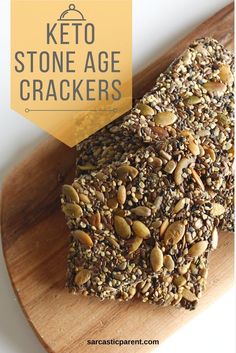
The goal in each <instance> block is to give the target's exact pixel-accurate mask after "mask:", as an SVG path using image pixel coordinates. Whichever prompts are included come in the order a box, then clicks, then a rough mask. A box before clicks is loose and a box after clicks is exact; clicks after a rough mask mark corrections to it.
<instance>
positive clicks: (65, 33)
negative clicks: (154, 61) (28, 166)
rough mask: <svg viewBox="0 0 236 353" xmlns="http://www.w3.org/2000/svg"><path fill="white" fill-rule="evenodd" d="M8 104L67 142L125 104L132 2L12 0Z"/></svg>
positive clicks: (127, 105) (128, 94)
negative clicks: (9, 99)
mask: <svg viewBox="0 0 236 353" xmlns="http://www.w3.org/2000/svg"><path fill="white" fill-rule="evenodd" d="M11 23H12V32H11V36H12V37H11V43H12V46H11V74H12V75H11V107H12V109H14V110H15V111H17V112H18V113H19V114H20V115H22V116H24V117H25V118H27V119H29V120H31V121H32V122H33V123H35V124H36V125H38V126H39V127H41V128H42V129H44V130H46V131H47V132H48V133H50V134H51V135H53V136H54V137H56V138H57V139H59V140H61V141H62V142H64V143H65V144H67V145H68V146H70V147H72V146H74V145H76V144H77V143H78V142H80V141H82V140H83V139H85V138H86V137H88V136H89V135H91V134H92V133H94V132H96V131H97V130H99V129H101V128H102V127H103V126H105V125H107V124H108V123H109V122H111V121H112V120H114V119H116V118H117V117H119V116H121V115H122V114H124V113H125V112H126V111H128V110H129V109H130V107H131V104H132V1H131V0H119V1H112V0H103V1H102V0H93V1H85V0H81V1H73V2H68V1H52V0H51V1H48V0H41V1H39V0H28V1H22V0H12V11H11Z"/></svg>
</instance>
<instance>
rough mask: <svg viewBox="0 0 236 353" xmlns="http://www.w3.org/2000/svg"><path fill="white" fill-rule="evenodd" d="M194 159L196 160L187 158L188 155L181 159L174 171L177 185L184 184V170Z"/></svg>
mask: <svg viewBox="0 0 236 353" xmlns="http://www.w3.org/2000/svg"><path fill="white" fill-rule="evenodd" d="M194 161H195V160H194V159H193V158H186V157H183V158H182V159H181V160H180V161H179V163H178V164H177V167H176V168H175V172H174V180H175V183H176V185H180V184H182V182H183V181H184V178H183V176H182V173H183V170H184V169H186V168H188V166H189V164H191V163H193V162H194Z"/></svg>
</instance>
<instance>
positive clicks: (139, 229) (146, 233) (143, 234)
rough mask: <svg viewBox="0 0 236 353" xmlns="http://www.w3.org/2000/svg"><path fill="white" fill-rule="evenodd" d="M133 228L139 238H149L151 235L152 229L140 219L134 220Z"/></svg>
mask: <svg viewBox="0 0 236 353" xmlns="http://www.w3.org/2000/svg"><path fill="white" fill-rule="evenodd" d="M132 229H133V232H134V234H135V235H136V236H137V237H139V238H143V239H147V238H149V237H150V230H149V229H148V228H147V227H146V226H145V224H144V223H142V222H140V221H134V223H133V224H132Z"/></svg>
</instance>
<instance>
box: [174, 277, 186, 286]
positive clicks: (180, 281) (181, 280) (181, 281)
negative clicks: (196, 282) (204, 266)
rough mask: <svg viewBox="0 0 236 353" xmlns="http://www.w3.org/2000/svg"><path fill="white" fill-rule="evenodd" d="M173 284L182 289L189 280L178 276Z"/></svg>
mask: <svg viewBox="0 0 236 353" xmlns="http://www.w3.org/2000/svg"><path fill="white" fill-rule="evenodd" d="M173 282H174V284H175V285H176V286H177V287H182V286H184V285H185V284H186V282H187V280H186V278H185V277H184V276H177V277H175V278H174V281H173Z"/></svg>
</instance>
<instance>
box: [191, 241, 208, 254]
mask: <svg viewBox="0 0 236 353" xmlns="http://www.w3.org/2000/svg"><path fill="white" fill-rule="evenodd" d="M207 247H208V241H206V240H202V241H199V242H198V243H195V244H193V245H192V246H191V248H190V249H189V252H188V255H189V256H191V257H198V256H201V255H202V254H203V253H204V252H205V251H206V249H207Z"/></svg>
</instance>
